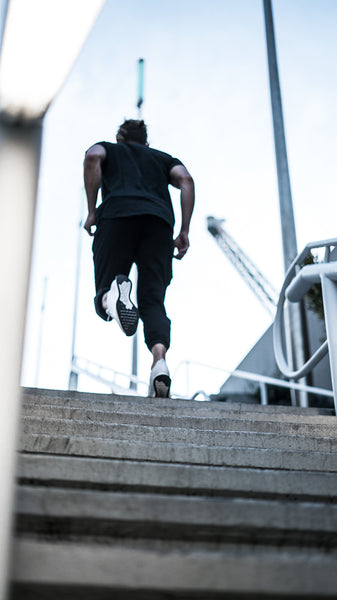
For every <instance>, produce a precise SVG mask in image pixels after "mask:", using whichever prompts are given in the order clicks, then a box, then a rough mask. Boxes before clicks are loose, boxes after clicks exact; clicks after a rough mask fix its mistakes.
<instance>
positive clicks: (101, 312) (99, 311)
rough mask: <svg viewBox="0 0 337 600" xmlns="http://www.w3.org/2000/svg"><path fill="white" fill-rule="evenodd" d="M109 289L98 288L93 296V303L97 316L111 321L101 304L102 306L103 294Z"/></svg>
mask: <svg viewBox="0 0 337 600" xmlns="http://www.w3.org/2000/svg"><path fill="white" fill-rule="evenodd" d="M108 291H109V288H108V287H107V288H103V289H102V290H98V292H97V294H96V296H95V298H94V303H95V310H96V312H97V314H98V316H99V317H101V319H103V320H104V321H111V320H112V319H111V317H109V316H108V315H107V314H106V312H105V310H104V308H103V306H102V298H103V296H104V294H106V292H108Z"/></svg>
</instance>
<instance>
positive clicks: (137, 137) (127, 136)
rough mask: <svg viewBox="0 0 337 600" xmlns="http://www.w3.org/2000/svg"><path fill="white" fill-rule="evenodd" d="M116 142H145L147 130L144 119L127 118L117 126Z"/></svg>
mask: <svg viewBox="0 0 337 600" xmlns="http://www.w3.org/2000/svg"><path fill="white" fill-rule="evenodd" d="M116 140H117V142H122V143H124V144H127V143H128V142H136V143H138V144H144V146H145V145H146V144H147V130H146V125H145V123H144V121H138V120H136V119H128V120H126V121H124V123H122V125H121V126H120V127H119V129H118V131H117V135H116Z"/></svg>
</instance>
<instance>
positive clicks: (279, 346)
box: [273, 238, 337, 404]
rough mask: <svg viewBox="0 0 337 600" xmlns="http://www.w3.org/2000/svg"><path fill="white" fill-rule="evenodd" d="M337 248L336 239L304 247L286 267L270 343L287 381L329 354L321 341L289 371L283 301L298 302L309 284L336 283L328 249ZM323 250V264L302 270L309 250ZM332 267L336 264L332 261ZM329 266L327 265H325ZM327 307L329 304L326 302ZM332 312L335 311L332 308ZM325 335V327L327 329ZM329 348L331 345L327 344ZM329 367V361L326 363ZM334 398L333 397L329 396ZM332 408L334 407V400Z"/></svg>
mask: <svg viewBox="0 0 337 600" xmlns="http://www.w3.org/2000/svg"><path fill="white" fill-rule="evenodd" d="M336 246H337V238H332V239H328V240H323V241H320V242H311V243H309V244H307V245H306V246H305V248H304V249H303V251H302V252H301V253H300V254H299V255H298V256H297V257H296V258H295V259H294V261H293V262H292V264H291V265H290V267H289V269H288V271H287V273H286V276H285V280H284V283H283V286H282V289H281V292H280V297H279V301H278V305H277V311H276V317H275V321H274V330H273V341H274V354H275V359H276V363H277V365H278V367H279V369H280V371H281V372H282V373H283V374H284V375H285V376H286V377H288V378H289V379H299V378H301V377H304V376H305V375H306V374H307V373H309V372H310V371H311V370H312V369H313V368H314V366H315V365H316V364H317V363H318V362H319V361H320V360H321V359H322V358H323V357H324V356H325V355H326V354H327V353H328V352H329V341H328V339H327V340H325V341H324V342H323V343H322V345H321V346H320V347H319V348H318V349H317V350H316V351H315V352H314V354H313V355H312V356H311V357H310V358H309V359H308V360H307V361H306V362H305V363H304V364H303V365H302V366H301V367H299V368H298V369H297V370H293V369H291V368H290V367H289V365H288V363H287V360H286V358H285V356H284V349H283V343H282V340H283V338H282V331H283V317H284V305H285V302H286V300H289V301H290V302H299V301H300V300H301V299H302V298H303V296H304V295H305V294H306V292H307V291H308V290H309V289H310V287H311V285H312V283H314V282H316V281H321V282H322V283H323V281H324V280H325V279H326V278H330V279H336V277H337V263H336V267H335V268H334V267H333V266H332V263H331V266H330V263H329V261H330V252H331V247H336ZM319 248H325V260H324V262H321V263H317V264H315V265H307V266H303V263H304V261H305V259H306V257H307V256H308V255H309V253H310V251H311V250H313V249H319ZM332 262H333V263H335V262H336V261H332ZM327 263H329V264H327ZM323 302H324V308H325V311H324V312H325V320H326V323H327V312H328V310H327V306H326V304H327V300H326V299H324V294H323ZM329 304H330V301H329ZM334 310H336V307H335V306H334ZM327 331H328V327H327ZM328 338H329V335H328ZM330 345H331V344H330ZM330 364H331V360H330ZM332 379H333V377H332ZM333 395H334V394H333ZM334 398H335V404H336V397H335V396H334Z"/></svg>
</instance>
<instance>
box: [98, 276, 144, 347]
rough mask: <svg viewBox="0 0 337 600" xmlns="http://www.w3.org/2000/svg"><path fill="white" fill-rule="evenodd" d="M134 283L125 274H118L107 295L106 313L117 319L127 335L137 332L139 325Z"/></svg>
mask: <svg viewBox="0 0 337 600" xmlns="http://www.w3.org/2000/svg"><path fill="white" fill-rule="evenodd" d="M131 288H132V283H131V281H130V279H129V278H128V277H126V276H125V275H117V277H116V278H115V279H114V280H113V282H112V284H111V287H110V290H109V291H108V293H107V296H106V313H107V315H108V316H109V317H111V318H112V319H115V320H116V321H117V323H118V325H119V326H120V328H121V330H122V331H123V332H124V333H125V335H127V336H130V335H133V334H134V333H135V332H136V329H137V325H138V319H139V314H138V308H137V307H136V306H135V305H134V304H133V302H132V300H131V298H130V294H131Z"/></svg>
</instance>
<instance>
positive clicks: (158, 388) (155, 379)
mask: <svg viewBox="0 0 337 600" xmlns="http://www.w3.org/2000/svg"><path fill="white" fill-rule="evenodd" d="M170 387H171V378H170V373H169V370H168V368H167V364H166V361H165V359H163V358H161V359H160V360H159V361H158V362H157V363H156V364H155V366H154V367H153V369H152V371H151V375H150V386H149V396H150V397H151V398H169V397H170Z"/></svg>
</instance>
